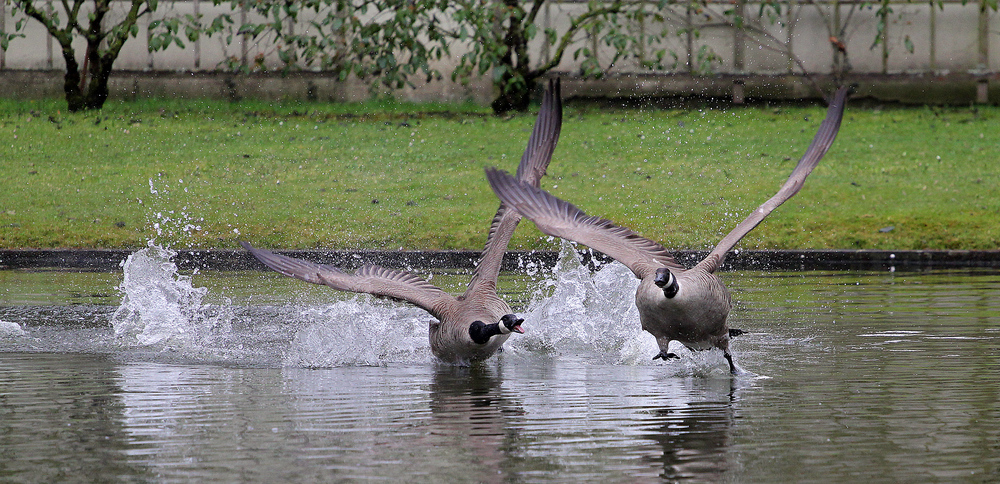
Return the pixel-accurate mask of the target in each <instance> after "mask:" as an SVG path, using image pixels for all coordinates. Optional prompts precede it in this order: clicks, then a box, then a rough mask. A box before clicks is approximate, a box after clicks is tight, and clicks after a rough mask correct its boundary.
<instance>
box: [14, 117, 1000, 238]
mask: <svg viewBox="0 0 1000 484" xmlns="http://www.w3.org/2000/svg"><path fill="white" fill-rule="evenodd" d="M536 109H537V108H536ZM824 113H825V107H823V106H806V107H803V106H787V105H781V106H751V107H733V108H725V109H720V108H707V107H705V108H698V107H695V108H688V109H654V108H649V109H638V108H606V107H598V106H595V105H592V104H574V103H569V105H568V106H567V107H566V113H565V117H564V121H563V131H562V137H561V139H560V143H559V147H558V148H557V149H556V152H555V156H554V157H553V160H552V163H551V165H550V167H549V176H547V177H546V178H544V179H543V180H542V186H543V187H545V188H547V189H549V190H551V191H552V192H553V193H554V194H556V195H557V196H560V197H563V198H565V199H567V200H569V201H571V202H573V203H574V204H576V205H577V206H579V207H581V208H582V209H584V210H585V211H587V212H588V213H590V214H592V215H600V216H603V217H605V218H609V219H611V220H613V221H615V222H617V223H619V224H622V225H626V226H628V227H630V228H632V229H634V230H635V231H637V232H639V233H640V234H643V235H645V236H647V237H650V238H653V239H656V240H658V241H661V242H662V243H663V244H664V245H666V246H667V247H672V248H684V249H688V248H690V249H705V248H710V247H712V246H714V244H715V243H716V242H717V241H718V240H719V238H720V237H721V236H723V235H724V234H725V233H726V232H728V231H729V230H730V229H731V228H732V227H733V226H734V225H735V224H736V223H737V222H739V221H740V220H742V219H743V217H744V216H746V214H747V213H748V212H749V211H750V210H752V209H753V208H755V207H756V206H757V205H759V204H760V203H761V202H763V201H764V200H766V199H767V198H768V197H770V196H771V195H773V194H774V192H775V191H776V190H777V188H778V187H779V186H780V185H781V183H783V182H784V180H785V178H786V177H787V176H788V174H789V173H790V172H791V169H792V167H793V166H794V165H795V163H796V162H797V160H798V158H799V157H800V156H801V155H802V153H803V152H804V150H805V148H806V146H807V145H808V144H809V142H810V141H811V139H812V137H813V135H814V134H815V131H816V129H817V127H818V126H819V122H820V121H821V120H822V118H823V115H824ZM533 122H534V113H532V114H529V115H521V116H515V117H513V118H497V117H494V116H491V115H489V114H488V112H487V111H486V110H485V109H483V108H480V107H476V106H469V105H406V104H364V105H328V104H309V103H283V104H264V103H253V102H244V103H240V104H228V103H224V102H221V101H173V100H167V101H143V102H113V103H109V104H108V106H107V107H106V108H105V109H104V110H102V111H101V112H95V113H84V114H70V113H66V112H65V106H64V103H63V102H62V101H61V100H51V101H12V100H0V166H2V167H3V179H2V181H0V247H4V248H61V247H79V248H134V247H141V246H144V245H145V243H146V241H147V240H148V239H151V238H154V237H155V238H156V239H157V241H158V242H160V243H161V244H166V245H170V246H172V247H174V248H206V249H207V248H234V247H236V241H237V240H248V241H251V242H252V243H254V244H256V245H259V246H262V247H269V248H331V249H400V248H402V249H480V248H482V245H483V243H484V241H485V237H486V229H487V226H488V224H489V222H490V220H491V218H492V216H493V213H494V211H495V210H496V208H497V205H498V203H499V202H498V201H497V199H496V197H495V196H494V195H493V193H492V192H491V191H490V189H489V186H488V185H487V183H486V179H485V177H484V175H483V167H484V166H487V165H494V166H498V167H500V168H503V169H506V170H508V171H512V170H514V169H515V168H516V165H517V162H518V160H519V159H520V155H521V152H522V150H523V149H524V145H525V143H526V141H527V139H528V135H529V133H530V130H531V126H532V123H533ZM998 128H1000V108H998V107H894V106H886V107H881V106H878V105H873V104H868V103H857V102H855V103H851V104H849V105H848V107H847V112H846V114H845V117H844V122H843V125H842V127H841V130H840V135H839V136H838V138H837V140H836V142H835V143H834V145H833V148H832V149H831V150H830V152H829V154H828V155H827V156H826V158H825V159H824V160H823V161H822V162H821V163H820V166H819V167H818V168H817V169H816V171H815V172H814V173H813V174H812V176H811V177H810V178H809V180H808V181H807V182H806V185H805V188H803V190H802V191H801V192H800V193H799V195H798V196H796V197H795V198H793V199H791V200H790V201H789V202H787V203H786V204H785V205H783V206H782V207H780V208H779V209H778V210H776V211H775V212H774V213H773V214H772V215H771V216H770V217H769V218H768V219H766V220H765V221H764V223H763V224H761V225H760V226H759V227H758V228H757V229H756V230H754V231H753V232H751V234H750V235H748V236H747V237H746V238H745V239H744V240H743V242H741V244H740V245H739V246H738V247H742V248H758V249H804V248H842V249H895V250H901V249H1000V190H998V183H1000V142H998V139H997V133H998V132H1000V129H998ZM889 227H892V229H891V230H889V229H888V228H889ZM880 229H881V230H880ZM552 246H553V244H552V243H551V242H549V241H546V239H545V238H544V237H543V236H541V234H540V233H539V232H538V231H537V230H536V229H535V228H534V226H533V225H532V224H530V223H524V224H522V225H521V228H520V229H519V230H518V233H517V235H516V236H515V239H514V242H513V244H512V247H513V248H551V247H552Z"/></svg>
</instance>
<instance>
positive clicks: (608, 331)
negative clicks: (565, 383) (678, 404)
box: [505, 242, 657, 364]
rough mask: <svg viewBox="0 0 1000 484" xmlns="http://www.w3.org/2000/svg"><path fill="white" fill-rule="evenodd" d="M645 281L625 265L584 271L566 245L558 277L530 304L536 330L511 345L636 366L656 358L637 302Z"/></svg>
mask: <svg viewBox="0 0 1000 484" xmlns="http://www.w3.org/2000/svg"><path fill="white" fill-rule="evenodd" d="M638 284H639V281H638V280H637V279H636V278H635V277H634V276H633V275H632V273H631V271H629V270H628V268H626V267H625V266H624V265H622V264H619V263H617V262H614V263H610V264H606V265H605V266H604V267H601V268H600V270H598V271H597V272H591V270H590V269H588V268H587V267H585V266H583V264H581V263H580V261H579V259H578V258H577V256H576V249H575V247H574V246H573V245H571V244H569V243H566V242H563V244H562V246H561V248H560V255H559V261H558V262H557V263H556V266H555V267H554V268H553V269H552V276H551V277H550V278H548V279H546V280H543V281H542V283H541V284H540V287H539V288H538V289H537V290H536V291H535V294H534V295H533V297H532V301H531V303H530V304H529V305H528V309H527V311H526V316H525V320H526V321H528V322H529V324H530V331H528V332H526V333H525V334H524V335H520V336H518V337H516V338H511V339H510V340H508V342H507V344H506V345H505V346H509V347H510V349H511V350H513V351H514V352H515V353H516V352H543V353H548V354H553V355H581V356H586V357H587V358H590V359H597V360H598V361H601V362H605V363H624V364H636V363H638V362H639V361H640V360H646V359H647V353H648V354H650V355H653V354H656V352H657V350H656V341H655V339H654V338H653V337H652V336H651V335H649V334H648V333H645V332H644V331H642V329H641V328H640V326H639V313H638V309H636V307H635V304H634V303H633V300H634V298H635V290H636V288H637V287H638Z"/></svg>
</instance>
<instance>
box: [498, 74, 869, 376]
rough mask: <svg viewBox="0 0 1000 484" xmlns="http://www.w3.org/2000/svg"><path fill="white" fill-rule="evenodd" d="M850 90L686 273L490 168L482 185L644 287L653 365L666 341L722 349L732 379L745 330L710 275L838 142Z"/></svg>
mask: <svg viewBox="0 0 1000 484" xmlns="http://www.w3.org/2000/svg"><path fill="white" fill-rule="evenodd" d="M848 91H849V89H848V88H846V87H842V88H840V89H839V90H838V91H837V92H836V94H835V95H834V98H833V102H832V103H830V107H829V109H828V110H827V114H826V119H824V120H823V122H822V124H820V127H819V132H818V133H816V137H815V138H813V141H812V144H810V145H809V148H808V149H807V150H806V153H805V155H804V156H803V157H802V159H801V160H799V163H798V165H796V166H795V169H794V170H792V174H791V175H790V176H789V177H788V180H787V181H786V182H785V184H784V185H782V186H781V189H780V190H778V193H777V194H775V195H774V196H773V197H771V199H769V200H768V201H766V202H764V204H763V205H761V206H760V207H758V208H757V209H756V210H754V211H753V213H751V214H750V215H749V216H747V218H746V219H745V220H743V221H742V222H740V224H739V225H737V226H736V228H734V229H733V230H732V232H729V234H728V235H726V236H725V237H724V238H723V239H722V240H721V241H720V242H719V244H718V245H717V246H716V247H715V249H714V250H712V252H711V253H709V254H708V256H707V257H705V258H704V259H703V260H702V261H701V262H699V263H698V264H697V265H696V266H694V267H692V268H691V269H686V268H685V267H683V266H681V265H680V264H678V263H677V261H675V260H674V258H673V257H672V256H671V255H670V252H668V251H667V249H666V248H664V247H663V246H662V245H660V244H658V243H656V242H654V241H652V240H649V239H647V238H644V237H642V236H640V235H638V234H636V233H634V232H632V231H631V230H629V229H628V228H625V227H620V226H617V225H615V224H614V223H612V222H611V221H609V220H605V219H602V218H599V217H592V216H588V215H587V214H586V213H584V212H583V211H582V210H580V209H578V208H577V207H575V206H574V205H573V204H571V203H569V202H566V201H563V200H560V199H558V198H556V197H554V196H552V195H551V194H549V193H547V192H545V191H544V190H542V189H541V188H538V187H537V186H531V185H528V184H526V183H522V182H520V181H518V180H517V179H515V178H513V177H511V176H510V175H509V174H507V173H505V172H503V171H500V170H497V169H496V168H487V169H486V178H487V179H488V180H489V182H490V186H491V187H492V188H493V191H494V193H496V195H497V196H498V197H499V198H500V200H501V201H502V202H503V203H504V204H505V205H507V206H509V207H513V208H514V209H515V210H517V211H518V212H521V214H522V215H524V216H525V217H527V218H528V219H529V220H531V221H532V222H534V223H535V225H537V226H538V229H539V230H541V231H542V232H544V233H545V234H548V235H552V236H556V237H562V238H564V239H568V240H571V241H575V242H578V243H581V244H584V245H586V246H588V247H591V248H592V249H594V250H598V251H600V252H603V253H605V254H607V255H608V256H610V257H612V258H614V259H615V260H617V261H619V262H621V263H622V264H625V265H626V266H627V267H628V268H629V269H630V270H631V271H632V272H633V273H634V274H635V276H636V277H637V278H639V279H640V280H641V282H640V283H639V289H638V290H637V291H636V294H635V304H636V306H637V307H638V309H639V320H640V322H641V323H642V329H644V330H646V331H648V332H649V333H651V334H652V335H653V336H654V337H656V342H657V344H658V345H659V347H660V353H659V354H657V355H656V356H655V357H654V358H653V359H656V358H663V359H668V358H678V356H677V355H674V354H673V353H670V352H669V350H668V344H669V343H670V341H671V340H677V341H678V342H680V343H682V344H684V345H685V346H687V347H688V348H690V349H693V350H706V349H711V348H713V347H714V348H719V349H721V350H722V351H723V354H724V355H725V357H726V361H728V362H729V370H730V372H731V373H733V374H739V373H741V370H740V369H739V368H738V367H737V366H736V364H735V363H734V362H733V357H732V355H731V354H730V352H729V338H730V337H731V336H736V335H738V334H741V333H742V331H740V330H738V329H729V328H728V327H727V325H726V318H727V316H728V315H729V311H730V309H731V308H732V302H731V300H730V296H729V291H728V290H726V287H725V286H724V285H723V284H722V281H721V280H720V279H719V278H718V277H717V276H716V275H715V271H716V270H718V269H719V266H720V265H722V261H723V259H724V258H725V256H726V253H727V252H729V250H730V249H732V248H733V246H734V245H736V243H737V242H739V241H740V239H742V238H743V236H745V235H746V234H747V233H748V232H750V231H751V230H753V228H754V227H756V226H757V224H759V223H760V222H761V221H763V220H764V217H766V216H767V215H768V214H770V213H771V211H773V210H774V209H775V208H777V207H778V206H779V205H781V204H782V203H783V202H785V200H788V199H789V198H791V197H792V196H794V195H795V194H796V193H798V191H799V190H800V189H801V188H802V185H803V183H804V182H805V179H806V177H807V176H809V173H810V172H812V170H813V168H815V167H816V165H817V164H818V163H819V161H820V159H822V158H823V155H825V154H826V152H827V150H828V149H829V148H830V145H831V144H832V143H833V140H834V138H835V137H836V136H837V131H839V129H840V121H841V119H842V118H843V114H844V106H845V104H846V101H847V95H848Z"/></svg>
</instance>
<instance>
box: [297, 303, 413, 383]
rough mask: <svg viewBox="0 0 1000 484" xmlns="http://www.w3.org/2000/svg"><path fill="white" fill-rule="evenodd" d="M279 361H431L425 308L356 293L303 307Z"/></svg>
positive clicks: (306, 363)
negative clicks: (298, 324) (301, 321)
mask: <svg viewBox="0 0 1000 484" xmlns="http://www.w3.org/2000/svg"><path fill="white" fill-rule="evenodd" d="M301 315H302V316H303V318H304V319H306V320H307V321H308V324H306V325H305V326H303V327H302V328H301V329H299V330H298V331H297V332H296V334H295V338H294V340H293V341H292V344H291V345H290V346H289V348H288V351H287V352H286V353H285V358H284V365H285V366H291V367H307V368H322V367H335V366H380V365H385V364H387V363H401V362H408V363H414V362H428V361H431V359H432V357H431V352H430V343H429V342H428V338H427V330H428V323H429V322H430V321H431V320H432V319H433V318H432V317H431V316H430V315H429V314H427V312H426V311H424V310H422V309H419V308H415V307H412V306H408V305H401V304H398V303H382V302H377V301H374V300H373V298H372V297H370V296H367V295H358V296H356V297H354V298H353V299H350V300H347V301H339V302H336V303H334V304H331V305H329V306H322V307H312V308H304V309H303V310H302V312H301Z"/></svg>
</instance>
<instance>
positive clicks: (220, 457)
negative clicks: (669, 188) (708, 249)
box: [0, 260, 1000, 482]
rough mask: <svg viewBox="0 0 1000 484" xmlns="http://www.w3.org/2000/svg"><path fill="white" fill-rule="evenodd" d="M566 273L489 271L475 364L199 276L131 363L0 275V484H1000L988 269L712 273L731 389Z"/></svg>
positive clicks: (319, 307) (390, 321) (309, 292)
mask: <svg viewBox="0 0 1000 484" xmlns="http://www.w3.org/2000/svg"><path fill="white" fill-rule="evenodd" d="M563 264H564V265H562V266H561V267H560V268H559V269H557V271H556V275H555V276H553V277H551V278H544V277H539V276H537V275H536V276H532V277H527V276H523V275H522V276H518V275H505V278H504V280H503V282H502V284H503V285H504V289H505V290H506V291H507V292H508V294H509V295H510V298H511V299H513V300H516V301H520V303H519V309H518V311H519V312H521V313H522V314H524V315H525V316H527V319H528V322H527V323H526V324H525V327H526V328H527V329H528V331H529V332H528V333H527V334H525V335H523V338H517V339H515V338H512V339H511V340H510V341H509V343H508V346H509V348H508V349H507V351H505V352H504V353H503V354H502V355H501V356H500V357H498V358H494V359H492V360H490V361H489V362H488V363H487V364H486V365H484V366H479V367H474V368H456V367H451V366H446V365H441V364H438V363H435V362H434V361H433V359H432V358H431V357H430V354H429V352H428V351H427V348H426V324H427V321H428V320H429V317H428V316H427V315H426V313H423V312H422V311H419V310H413V309H410V308H406V307H404V306H400V305H398V304H396V303H392V302H388V301H380V300H376V299H374V298H369V297H366V296H355V295H345V294H340V293H333V292H330V291H323V290H322V289H323V288H315V287H313V286H311V285H307V284H302V283H299V282H298V281H294V280H290V279H288V278H282V277H280V276H277V277H276V276H274V275H271V274H256V273H254V274H245V273H244V274H240V273H222V274H198V275H194V276H193V277H192V279H191V280H190V281H189V282H190V283H191V284H192V287H193V288H205V291H203V298H202V299H200V300H198V301H197V302H188V303H180V304H181V306H180V307H174V308H170V307H167V308H166V310H173V309H179V310H182V312H183V311H188V313H187V314H195V316H196V317H194V318H193V319H186V320H184V321H180V322H177V321H173V320H170V319H166V320H163V319H150V321H157V324H159V326H156V328H158V329H157V331H159V333H156V334H159V335H166V337H164V338H162V339H160V340H158V341H156V342H153V343H151V344H140V343H139V342H138V341H137V339H138V338H136V337H134V336H135V335H141V334H143V331H144V330H145V329H147V328H146V327H143V326H142V321H143V319H142V317H141V316H134V317H133V319H131V320H129V321H130V322H129V324H133V326H132V329H131V332H128V333H127V335H129V336H127V337H123V336H122V333H121V332H119V333H118V334H117V335H116V331H115V328H114V327H112V325H111V324H110V323H109V321H112V320H114V318H115V316H114V314H115V312H116V311H118V312H119V313H121V310H120V307H119V305H118V303H119V302H120V297H119V298H109V297H108V293H109V292H111V293H114V287H116V286H118V285H119V284H120V280H119V279H116V278H113V277H108V276H107V275H100V274H82V275H78V274H66V273H23V272H18V273H13V272H0V282H2V283H3V287H4V289H3V292H0V321H3V322H7V323H11V324H16V325H17V327H18V328H20V329H22V330H23V332H24V333H26V334H23V335H22V334H18V333H15V332H10V333H4V334H2V335H0V481H2V482H55V481H74V480H88V481H120V480H124V481H133V482H134V481H138V482H177V481H184V482H190V481H213V480H215V481H247V482H285V481H331V480H401V479H406V480H407V481H408V482H409V481H417V482H429V481H435V482H439V481H465V482H468V481H476V482H479V481H481V482H510V481H517V482H536V481H546V482H550V481H557V482H593V481H611V482H660V481H663V480H666V481H690V482H720V481H723V482H748V481H749V482H786V481H796V482H803V481H805V482H810V481H814V482H830V481H858V480H872V481H877V482H885V481H891V482H925V481H948V482H954V481H965V482H996V481H998V480H1000V444H998V442H1000V423H998V422H1000V406H998V405H997V401H998V400H1000V378H998V374H1000V371H998V370H1000V324H998V323H1000V296H998V295H1000V292H998V291H1000V272H997V271H983V270H977V271H942V272H925V273H906V272H896V273H875V272H802V273H767V272H750V271H748V272H735V273H727V274H724V275H723V277H724V278H725V280H726V282H727V284H728V285H729V287H730V288H731V289H732V290H733V293H734V299H735V300H736V301H737V307H736V309H735V310H734V312H733V315H732V318H733V325H734V326H738V327H742V328H744V329H746V330H747V331H749V334H747V335H744V336H742V337H740V338H739V339H737V340H736V341H735V342H734V351H735V352H736V353H737V355H738V358H740V361H741V364H742V365H743V366H745V367H747V368H748V369H749V370H752V371H753V372H755V373H757V374H758V375H761V376H762V377H761V378H739V379H733V378H730V377H729V376H728V375H727V371H726V364H725V362H724V360H722V358H721V355H719V354H717V353H713V352H704V353H694V354H691V353H690V352H689V353H686V354H685V355H684V357H683V359H682V360H680V361H671V362H666V363H664V362H660V361H657V362H655V363H654V362H653V361H652V360H651V358H652V355H653V354H655V351H656V349H655V343H652V342H651V341H649V340H648V339H647V336H646V335H645V334H644V333H642V332H641V331H640V330H639V325H638V318H637V316H636V315H634V307H633V305H632V304H631V297H632V292H633V291H634V281H633V280H632V278H631V276H629V275H628V273H627V271H625V270H623V269H622V268H621V267H620V266H617V265H615V264H612V265H610V266H608V267H605V268H604V269H602V270H601V271H599V272H598V273H597V274H596V275H595V274H591V273H590V272H589V271H586V270H583V269H582V268H581V267H579V266H578V265H574V264H573V263H572V261H568V260H564V261H563ZM154 265H155V264H154ZM167 269H169V268H167ZM169 272H170V271H169V270H167V274H166V275H167V276H169V275H170V274H169ZM162 276H164V274H160V275H159V276H155V277H162ZM119 277H120V276H119ZM150 277H153V276H150ZM454 279H455V281H456V282H454V283H451V282H449V278H448V276H447V275H445V276H438V277H437V278H435V281H434V282H435V283H438V284H441V285H443V286H445V287H448V288H449V290H452V291H460V290H461V288H460V285H461V282H462V280H463V279H464V275H458V276H457V277H455V278H454ZM55 280H58V281H62V284H57V283H56V282H55ZM163 280H167V279H163ZM449 284H452V286H454V287H450V286H449ZM168 286H169V284H168ZM152 287H154V285H149V286H147V288H152ZM67 288H71V289H67ZM538 288H540V289H538ZM168 289H170V288H169V287H168ZM317 289H319V290H317ZM536 289H538V290H536ZM47 291H48V292H50V293H51V298H52V300H53V302H52V304H44V297H42V296H43V295H44V294H45V293H46V292H47ZM133 300H137V299H133ZM157 301H161V300H159V299H157ZM176 303H177V300H175V301H174V302H170V303H162V302H157V303H153V304H152V305H147V306H142V307H139V308H136V311H137V314H138V313H141V312H142V311H147V312H148V311H155V310H158V309H162V308H160V306H158V305H159V304H166V305H167V306H169V305H170V304H176ZM195 305H196V306H197V309H198V311H201V312H200V313H198V312H191V309H192V307H193V306H195ZM217 315H225V316H224V320H225V324H217V322H218V321H220V319H218V318H216V316H217ZM199 318H201V319H199ZM213 318H216V319H213ZM175 323H176V324H175ZM192 324H193V326H192ZM400 325H401V326H400ZM400 327H403V328H405V329H404V330H400V329H399V328H400ZM150 328H152V326H150ZM164 330H165V332H164ZM393 333H401V334H402V336H400V337H399V338H390V337H389V336H387V335H391V334H393ZM145 334H147V335H150V334H154V333H153V332H147V333H145Z"/></svg>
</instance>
